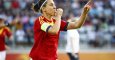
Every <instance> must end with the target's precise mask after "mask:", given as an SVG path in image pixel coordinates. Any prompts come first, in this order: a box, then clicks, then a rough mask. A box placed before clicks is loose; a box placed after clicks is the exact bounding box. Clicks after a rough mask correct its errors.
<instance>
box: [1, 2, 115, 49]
mask: <svg viewBox="0 0 115 60" xmlns="http://www.w3.org/2000/svg"><path fill="white" fill-rule="evenodd" d="M32 2H33V0H0V16H2V17H4V18H5V21H6V24H7V23H9V24H14V25H12V26H9V27H10V28H11V29H12V32H13V34H14V41H15V43H16V45H18V44H20V43H24V44H25V43H27V45H30V44H32V43H33V24H34V21H35V18H36V17H37V16H38V15H39V14H38V13H35V12H33V11H32V9H31V5H32ZM55 2H56V6H57V7H60V8H63V9H64V14H63V17H62V19H63V20H65V21H66V20H67V19H69V16H70V14H72V15H74V17H78V16H80V14H81V9H82V7H83V6H84V5H85V3H87V0H55ZM114 3H115V0H94V2H93V3H92V9H91V10H90V13H89V16H88V18H87V20H86V22H85V24H84V26H83V27H82V28H80V29H79V33H80V40H81V42H85V43H87V44H89V45H90V46H93V47H102V46H104V45H106V44H110V45H111V46H112V47H115V4H114ZM15 22H16V23H15Z"/></svg>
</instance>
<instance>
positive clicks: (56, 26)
mask: <svg viewBox="0 0 115 60" xmlns="http://www.w3.org/2000/svg"><path fill="white" fill-rule="evenodd" d="M60 25H61V17H59V18H56V22H55V24H54V25H53V26H52V27H51V28H50V29H49V31H50V32H51V33H54V34H57V33H58V32H59V29H60Z"/></svg>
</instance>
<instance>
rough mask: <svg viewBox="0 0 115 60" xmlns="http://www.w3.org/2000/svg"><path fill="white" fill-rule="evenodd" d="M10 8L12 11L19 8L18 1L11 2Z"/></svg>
mask: <svg viewBox="0 0 115 60" xmlns="http://www.w3.org/2000/svg"><path fill="white" fill-rule="evenodd" d="M12 8H14V9H17V8H19V2H18V1H13V2H12Z"/></svg>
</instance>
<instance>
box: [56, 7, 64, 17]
mask: <svg viewBox="0 0 115 60" xmlns="http://www.w3.org/2000/svg"><path fill="white" fill-rule="evenodd" d="M62 14H63V9H61V8H58V9H57V11H56V15H55V16H62Z"/></svg>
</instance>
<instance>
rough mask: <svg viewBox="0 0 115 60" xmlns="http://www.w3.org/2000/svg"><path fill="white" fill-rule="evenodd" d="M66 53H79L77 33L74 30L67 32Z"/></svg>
mask: <svg viewBox="0 0 115 60" xmlns="http://www.w3.org/2000/svg"><path fill="white" fill-rule="evenodd" d="M66 52H69V53H78V52H79V33H78V31H77V30H75V29H73V30H67V45H66Z"/></svg>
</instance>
